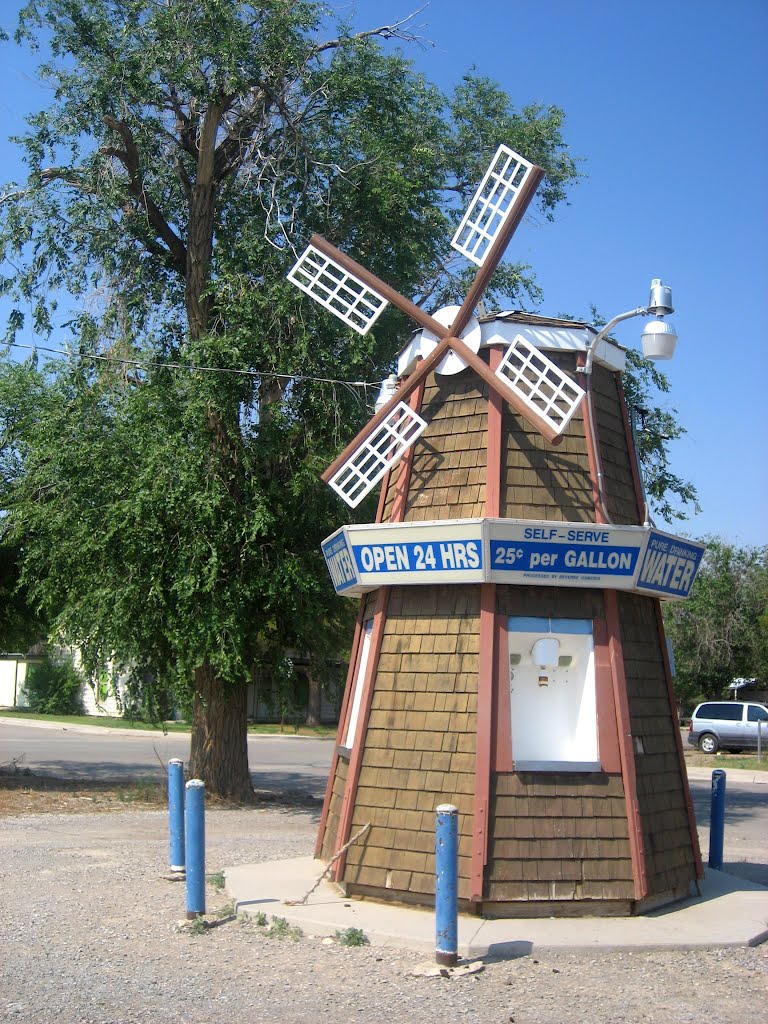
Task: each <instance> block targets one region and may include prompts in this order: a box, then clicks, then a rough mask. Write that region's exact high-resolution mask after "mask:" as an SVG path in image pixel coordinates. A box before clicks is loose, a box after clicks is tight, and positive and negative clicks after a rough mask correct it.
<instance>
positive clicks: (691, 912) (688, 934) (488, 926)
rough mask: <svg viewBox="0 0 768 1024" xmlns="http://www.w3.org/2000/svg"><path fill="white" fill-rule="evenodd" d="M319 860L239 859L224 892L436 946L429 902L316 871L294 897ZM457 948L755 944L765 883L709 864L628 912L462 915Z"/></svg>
mask: <svg viewBox="0 0 768 1024" xmlns="http://www.w3.org/2000/svg"><path fill="white" fill-rule="evenodd" d="M322 870H323V865H322V863H321V862H320V861H317V860H314V859H313V858H311V857H299V858H295V859H292V860H283V861H270V862H267V863H264V864H252V865H241V866H239V867H233V868H228V869H227V871H226V873H225V874H226V886H227V892H228V893H229V894H230V895H231V896H232V898H233V899H234V900H235V903H236V905H237V911H238V913H243V914H255V913H258V912H259V911H261V912H263V913H265V914H267V915H268V916H270V917H273V916H274V917H284V918H286V919H287V920H288V921H289V922H290V923H291V924H296V925H299V927H301V928H302V929H303V930H304V931H305V932H307V933H309V934H314V935H333V934H334V933H335V932H336V931H337V930H339V931H342V930H344V929H345V928H360V929H361V930H362V931H363V932H365V934H366V935H367V936H368V938H369V940H370V941H371V942H372V943H374V944H375V945H383V946H399V947H403V948H406V949H413V950H418V951H434V948H435V919H434V915H433V913H432V912H431V911H428V910H423V909H420V908H413V907H403V906H397V905H394V904H386V903H376V902H373V901H371V900H354V899H346V898H345V897H344V896H342V894H341V893H340V891H339V889H338V888H337V886H336V885H334V884H332V883H330V882H327V881H323V882H321V883H320V885H319V886H318V887H317V889H316V890H315V891H314V892H313V893H312V895H311V896H310V897H309V898H308V900H307V902H306V903H304V904H295V905H291V903H290V901H293V900H301V899H302V898H303V897H304V895H305V894H306V893H307V892H308V891H309V890H310V889H311V888H312V886H313V885H315V883H316V882H317V880H318V878H319V877H320V875H321V873H322ZM458 938H459V949H458V952H459V955H460V956H462V957H465V958H473V957H486V956H499V957H504V958H512V957H519V956H526V955H528V954H530V953H533V952H544V951H546V950H551V951H555V950H559V951H570V952H574V951H592V952H595V951H600V950H604V951H608V950H653V949H694V948H709V949H714V948H722V947H725V946H756V945H758V944H759V943H761V942H764V941H765V940H766V939H768V888H766V887H765V886H762V885H757V884H756V883H754V882H748V881H746V880H744V879H742V878H736V877H734V876H733V875H727V874H725V873H724V872H722V871H710V870H707V873H706V878H705V879H704V881H703V882H702V886H701V895H700V896H695V897H691V898H690V899H687V900H684V901H681V902H680V903H676V904H673V905H672V906H670V907H666V908H662V909H660V910H656V911H653V912H651V913H649V914H645V915H643V916H641V917H631V918H615V917H614V918H606V917H586V918H544V919H528V918H513V919H510V918H508V919H505V920H484V919H482V918H476V917H469V916H468V915H460V916H459V922H458Z"/></svg>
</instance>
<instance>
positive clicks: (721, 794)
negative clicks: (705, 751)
mask: <svg viewBox="0 0 768 1024" xmlns="http://www.w3.org/2000/svg"><path fill="white" fill-rule="evenodd" d="M724 831H725V772H724V771H723V770H722V769H721V768H717V769H715V771H713V772H712V805H711V808H710V814H709V866H710V867H711V868H717V870H718V871H720V870H722V867H723V833H724Z"/></svg>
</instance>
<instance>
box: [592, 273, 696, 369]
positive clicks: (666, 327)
mask: <svg viewBox="0 0 768 1024" xmlns="http://www.w3.org/2000/svg"><path fill="white" fill-rule="evenodd" d="M674 311H675V307H674V306H673V305H672V289H671V288H670V287H669V285H666V284H664V283H663V282H662V280H661V278H659V277H655V278H654V279H653V280H652V281H651V290H650V294H649V296H648V305H647V306H638V307H637V309H629V310H627V312H626V313H619V314H618V316H615V317H614V318H613V319H612V320H609V321H608V323H607V324H606V325H605V327H602V328H601V329H600V330H599V331H598V333H597V334H596V335H595V337H594V338H593V339H592V341H591V342H590V343H589V344H588V346H587V361H586V364H585V366H584V369H583V371H582V372H583V373H586V374H589V373H591V372H592V363H593V361H594V358H595V351H596V349H597V346H598V345H599V344H600V342H601V341H602V340H603V338H605V337H607V336H608V335H609V334H610V333H611V331H612V330H613V328H614V327H615V326H616V325H617V324H620V323H621V322H622V320H630V319H631V318H632V317H635V316H653V317H655V319H654V320H651V322H650V323H648V324H647V325H646V327H645V329H644V330H643V333H642V335H641V340H642V345H643V355H644V356H645V358H646V359H671V358H672V355H673V353H674V351H675V345H676V344H677V332H676V331H675V328H674V326H673V325H672V323H671V322H670V321H669V320H665V319H664V317H665V316H668V315H669V314H670V313H674Z"/></svg>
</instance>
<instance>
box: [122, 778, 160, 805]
mask: <svg viewBox="0 0 768 1024" xmlns="http://www.w3.org/2000/svg"><path fill="white" fill-rule="evenodd" d="M117 799H118V800H119V801H120V802H121V803H124V804H132V803H141V804H159V803H163V802H164V801H165V799H166V794H165V791H164V789H163V787H162V786H161V784H160V783H159V782H157V780H156V779H137V780H136V782H134V783H133V785H131V786H129V787H128V788H127V789H118V791H117Z"/></svg>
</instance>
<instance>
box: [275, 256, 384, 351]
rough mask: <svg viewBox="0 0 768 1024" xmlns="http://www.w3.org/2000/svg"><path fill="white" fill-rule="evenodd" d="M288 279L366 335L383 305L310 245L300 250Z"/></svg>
mask: <svg viewBox="0 0 768 1024" xmlns="http://www.w3.org/2000/svg"><path fill="white" fill-rule="evenodd" d="M288 280H289V281H292V282H293V284H295V285H296V287H297V288H301V290H302V291H303V292H306V293H307V295H311V296H312V298H313V299H314V300H315V301H316V302H319V303H320V305H321V306H325V308H326V309H328V310H330V311H331V313H333V314H334V315H335V316H337V317H338V318H339V320H343V321H344V323H345V324H347V325H348V326H349V327H352V328H353V329H354V330H356V331H357V332H358V334H367V333H368V331H369V330H370V329H371V327H372V326H373V325H374V323H375V322H376V320H377V318H378V317H379V315H380V314H381V312H382V311H383V310H384V308H385V306H386V305H387V300H386V299H385V298H383V297H382V296H381V295H379V293H378V292H375V291H373V289H372V288H369V287H368V286H367V285H366V284H364V283H363V282H362V281H361V280H360V278H358V277H355V275H354V274H350V273H349V272H348V271H346V270H345V269H344V268H343V267H342V266H341V265H340V264H339V263H336V261H335V260H332V259H330V257H328V256H326V255H325V254H324V253H322V252H320V250H319V249H316V248H315V246H314V245H308V246H307V248H306V249H305V250H304V252H303V253H302V255H301V257H300V259H299V261H298V263H296V265H295V266H294V267H292V268H291V270H290V272H289V273H288Z"/></svg>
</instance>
